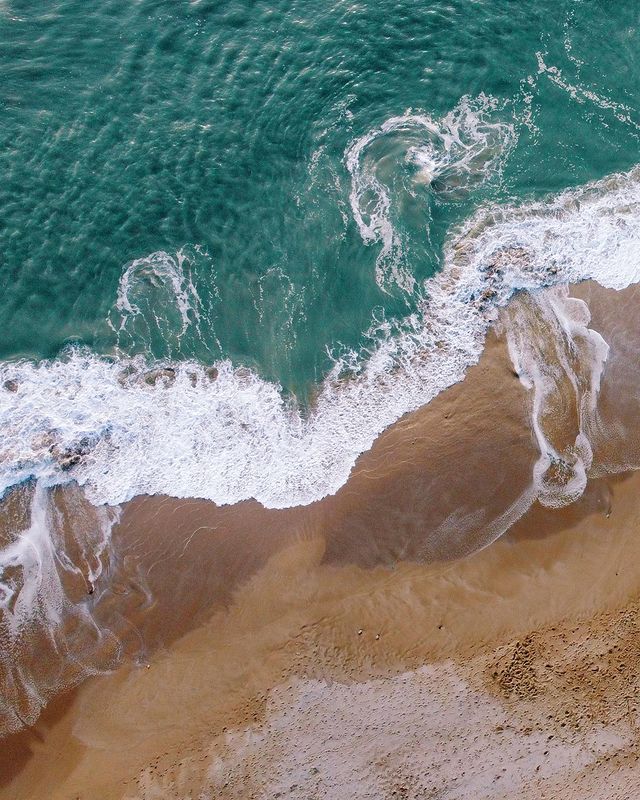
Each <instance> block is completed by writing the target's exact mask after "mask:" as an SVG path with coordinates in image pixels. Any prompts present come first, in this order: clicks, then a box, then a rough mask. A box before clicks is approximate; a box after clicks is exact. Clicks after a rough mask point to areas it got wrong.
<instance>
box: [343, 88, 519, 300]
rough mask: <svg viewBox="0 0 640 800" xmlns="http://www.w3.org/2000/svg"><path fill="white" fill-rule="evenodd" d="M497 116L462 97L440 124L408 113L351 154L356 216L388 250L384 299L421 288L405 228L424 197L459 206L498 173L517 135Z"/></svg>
mask: <svg viewBox="0 0 640 800" xmlns="http://www.w3.org/2000/svg"><path fill="white" fill-rule="evenodd" d="M496 108H497V101H496V100H494V99H493V98H490V97H487V96H485V95H481V96H480V97H477V98H473V99H472V98H469V97H463V98H462V99H461V100H460V102H459V103H458V104H457V106H456V107H455V108H454V109H453V110H452V111H450V112H449V113H448V114H447V115H446V116H444V117H443V118H442V119H439V120H436V119H433V118H432V117H430V116H428V115H427V114H424V113H413V112H412V111H411V110H409V111H407V112H406V113H405V114H404V115H403V116H399V117H391V118H390V119H387V120H385V122H383V124H382V125H381V126H380V127H379V128H374V129H373V130H371V131H369V132H368V133H366V134H365V135H364V136H362V137H360V138H359V139H357V140H356V141H355V142H354V143H353V144H352V145H351V146H350V147H349V149H348V150H347V152H346V154H345V161H346V165H347V169H348V170H349V172H350V174H351V192H350V195H349V201H350V204H351V211H352V213H353V217H354V219H355V221H356V224H357V226H358V230H359V231H360V235H361V237H362V240H363V241H364V242H365V243H366V244H371V243H375V242H378V243H380V244H381V250H380V254H379V255H378V258H377V260H376V281H377V283H378V285H379V286H380V288H381V289H383V290H384V291H388V290H389V289H390V288H391V286H392V285H394V284H395V285H397V286H399V287H400V288H401V289H403V290H404V291H407V292H412V291H413V290H414V288H415V279H414V277H413V274H412V271H411V269H410V268H409V267H408V266H407V265H406V264H405V263H403V255H404V246H403V241H402V234H401V233H400V232H399V226H398V221H399V219H401V218H402V217H403V216H404V215H406V214H407V211H408V207H409V206H410V205H411V204H412V203H414V202H417V203H418V204H419V205H422V206H424V204H425V197H424V196H420V197H419V195H420V194H422V192H421V190H424V189H425V188H428V189H429V191H430V194H431V196H432V197H437V198H438V199H440V200H444V201H446V200H454V199H459V198H460V197H461V196H464V194H465V193H466V192H467V191H468V190H469V188H470V187H471V186H473V185H475V184H478V183H481V182H482V181H484V180H486V179H487V178H489V177H490V176H495V174H496V173H497V172H498V171H499V170H498V168H499V165H500V162H501V160H502V159H503V158H504V157H505V156H506V154H507V152H508V150H509V148H510V147H511V145H512V144H513V143H514V142H515V130H514V127H513V126H512V125H509V124H506V123H504V122H501V121H492V120H491V112H492V111H494V110H495V109H496ZM427 197H428V196H427ZM423 233H424V235H425V236H426V235H427V233H428V232H427V230H424V232H423Z"/></svg>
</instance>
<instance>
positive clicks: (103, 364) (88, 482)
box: [0, 168, 640, 508]
mask: <svg viewBox="0 0 640 800" xmlns="http://www.w3.org/2000/svg"><path fill="white" fill-rule="evenodd" d="M587 278H592V279H594V280H596V281H598V282H599V283H600V284H602V285H603V286H607V287H612V288H616V289H620V288H623V287H625V286H627V285H629V284H630V283H633V282H636V281H638V280H639V279H640V169H638V168H636V169H634V170H632V171H630V172H628V173H621V174H616V175H613V176H610V177H607V178H605V179H603V180H600V181H598V182H595V183H592V184H589V185H587V186H584V187H581V188H578V189H572V190H568V191H565V192H563V193H562V194H560V195H558V196H556V197H553V198H551V199H549V200H547V201H540V202H535V203H529V204H525V205H521V206H503V207H499V206H494V207H488V208H482V209H480V210H479V211H478V212H477V213H476V214H475V215H474V216H473V217H472V218H471V219H469V220H468V221H467V222H466V223H465V224H464V225H463V226H462V227H461V228H460V229H459V230H458V231H457V232H456V233H455V235H453V236H452V238H451V239H450V241H449V243H448V245H447V246H446V250H445V258H444V267H443V269H442V271H441V272H440V273H439V274H437V275H436V276H435V277H433V278H431V279H429V280H428V281H426V282H425V284H424V286H423V287H422V289H423V292H424V298H425V299H424V300H423V301H422V302H421V306H420V309H419V311H418V312H416V313H415V314H413V315H412V316H411V317H409V318H407V319H406V320H405V321H404V323H403V325H402V327H401V329H399V330H391V329H390V328H389V329H385V328H384V326H381V327H380V328H379V329H378V330H377V331H376V336H377V339H376V344H375V346H373V347H372V348H371V349H370V351H369V352H368V353H367V354H366V357H363V358H360V359H357V360H354V359H348V358H346V357H345V359H343V360H339V361H337V362H336V364H335V366H334V369H333V370H332V372H331V374H329V375H328V376H327V378H326V379H325V381H324V382H323V383H322V385H321V386H320V387H319V391H318V395H317V397H316V399H315V402H314V405H313V407H312V408H311V409H310V410H306V411H305V410H303V409H301V408H299V407H298V406H297V405H296V403H295V402H294V401H292V400H291V399H287V398H286V397H285V396H284V395H283V393H282V392H281V390H280V387H278V386H277V385H275V384H272V383H269V382H267V381H265V380H263V379H262V378H260V377H259V376H258V375H256V374H255V373H253V372H251V371H250V370H248V369H245V368H240V369H238V368H236V367H234V366H233V365H232V364H231V363H229V362H228V361H223V362H220V363H218V364H216V365H215V370H213V371H212V370H211V369H209V370H208V369H207V368H206V367H204V366H202V365H201V364H198V363H195V362H182V363H173V364H170V363H165V364H157V363H155V364H152V363H149V362H148V361H146V360H145V359H144V358H143V357H137V358H133V359H129V360H122V359H106V358H99V357H97V356H96V355H94V354H92V353H90V352H87V351H81V350H74V351H71V352H69V353H68V354H67V356H66V357H65V358H61V359H58V360H55V361H50V362H42V363H38V364H34V363H30V362H19V363H5V364H3V365H2V366H1V367H0V381H1V382H2V383H3V384H4V385H5V386H6V387H7V388H5V389H4V390H2V389H0V424H1V425H2V430H3V440H2V445H1V449H0V490H5V489H6V488H7V487H9V486H11V485H13V484H15V483H18V482H20V481H23V480H25V479H26V478H29V477H32V476H35V477H37V478H39V479H40V480H41V481H42V482H44V483H45V484H55V483H59V482H63V481H65V480H68V479H70V478H73V479H74V480H76V481H77V482H79V483H80V484H81V485H83V486H84V487H85V490H86V492H87V494H88V496H89V498H90V499H91V500H92V501H94V502H96V503H112V504H117V503H120V502H122V501H125V500H127V499H129V498H131V497H133V496H134V495H137V494H141V493H149V494H158V493H165V494H170V495H174V496H180V497H202V498H208V499H211V500H214V501H215V502H217V503H219V504H225V503H237V502H239V501H241V500H245V499H249V498H255V499H256V500H258V501H260V502H261V503H263V504H264V505H265V506H268V507H273V508H280V507H286V506H293V505H299V504H307V503H311V502H313V501H315V500H319V499H320V498H322V497H323V496H325V495H327V494H330V493H334V492H336V491H337V490H338V489H339V488H340V486H342V485H343V484H344V483H345V481H346V480H347V478H348V476H349V473H350V471H351V469H352V468H353V466H354V463H355V461H356V459H357V457H358V456H359V455H360V454H361V453H362V452H364V451H366V450H367V449H368V448H370V447H371V445H372V443H373V441H374V439H375V438H376V437H377V436H378V434H380V433H381V431H383V430H384V429H385V428H387V427H388V426H389V425H391V424H392V423H393V422H395V421H396V420H398V419H399V418H400V417H401V416H402V415H403V414H406V413H407V412H410V411H413V410H415V409H417V408H418V407H420V406H422V405H424V404H425V403H428V402H429V401H430V400H431V399H432V398H433V397H435V396H436V395H437V394H438V393H439V392H441V391H442V390H444V389H446V388H447V387H448V386H451V385H452V384H453V383H455V382H457V381H460V380H461V379H462V378H463V377H464V375H465V371H466V370H467V369H468V367H469V366H470V365H472V364H474V363H475V362H477V360H478V358H479V356H480V354H481V352H482V349H483V345H484V337H485V334H486V331H487V329H488V327H489V325H490V324H491V323H492V322H494V321H495V319H496V316H497V313H498V309H499V308H500V307H502V306H504V305H506V304H507V302H508V301H509V299H510V298H511V297H512V296H513V294H514V293H515V292H517V291H519V290H536V289H539V288H541V287H544V286H551V285H556V284H567V283H572V282H576V281H580V280H583V279H587ZM345 371H346V372H347V373H348V376H347V377H345V374H344V373H345Z"/></svg>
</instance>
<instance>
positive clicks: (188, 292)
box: [107, 247, 201, 349]
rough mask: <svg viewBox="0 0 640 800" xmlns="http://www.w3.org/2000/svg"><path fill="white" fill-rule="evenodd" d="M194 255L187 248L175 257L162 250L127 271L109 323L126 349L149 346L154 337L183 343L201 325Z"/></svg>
mask: <svg viewBox="0 0 640 800" xmlns="http://www.w3.org/2000/svg"><path fill="white" fill-rule="evenodd" d="M195 251H196V252H198V253H199V252H200V251H199V249H198V248H197V247H196V248H195ZM193 255H194V254H193V253H192V252H190V251H189V250H188V249H187V248H183V249H181V250H179V251H178V252H177V253H176V254H175V255H171V254H169V253H166V252H165V251H163V250H159V251H158V252H155V253H151V254H150V255H148V256H145V257H144V258H137V259H135V260H134V261H132V262H131V264H129V265H128V266H127V267H126V269H125V270H124V272H123V273H122V276H121V278H120V282H119V284H118V294H117V298H116V303H115V307H114V310H113V312H112V314H111V315H110V317H109V319H108V320H107V322H108V324H109V325H110V326H111V328H112V330H113V331H114V332H115V333H116V334H117V336H118V343H119V344H120V345H121V346H122V347H123V349H127V347H128V346H129V345H130V344H131V343H132V341H133V340H135V339H136V338H138V339H141V340H143V341H147V342H148V341H149V340H150V339H151V338H152V337H153V336H154V334H158V335H159V336H160V337H161V338H162V340H163V341H165V342H167V343H170V342H171V340H172V338H174V337H175V339H176V341H177V342H178V343H179V341H180V339H181V338H182V336H184V334H185V333H186V331H187V329H188V328H189V327H190V326H191V325H193V324H196V325H197V323H199V322H200V309H201V302H200V297H199V295H198V292H197V291H196V287H195V285H194V282H193V278H192V276H191V270H190V266H191V261H192V257H193Z"/></svg>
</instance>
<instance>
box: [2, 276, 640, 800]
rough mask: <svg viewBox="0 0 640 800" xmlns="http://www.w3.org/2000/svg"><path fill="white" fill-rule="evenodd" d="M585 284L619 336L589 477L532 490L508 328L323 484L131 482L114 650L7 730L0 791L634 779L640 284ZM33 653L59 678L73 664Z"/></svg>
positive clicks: (118, 547)
mask: <svg viewBox="0 0 640 800" xmlns="http://www.w3.org/2000/svg"><path fill="white" fill-rule="evenodd" d="M576 293H580V294H581V295H582V296H584V297H585V298H587V299H588V301H589V306H590V308H591V312H592V325H593V327H595V328H596V329H597V330H599V331H600V332H601V333H603V335H604V338H605V339H606V340H607V341H608V342H609V344H610V345H611V348H612V349H611V354H610V359H609V361H608V363H607V368H606V372H605V378H604V381H603V386H602V390H601V394H600V399H599V409H600V415H601V416H600V420H601V422H602V425H603V428H606V430H607V434H608V435H607V437H606V438H605V437H600V438H598V437H595V438H594V441H596V440H597V442H596V444H597V447H596V448H595V453H596V457H595V459H594V467H593V470H592V472H593V477H592V479H591V480H590V482H589V483H588V485H587V489H586V491H585V493H584V495H583V496H582V497H581V498H580V500H578V501H577V502H575V503H573V504H572V505H569V506H566V507H565V508H560V509H548V508H543V507H542V506H540V504H539V503H537V502H536V503H533V505H531V503H532V501H533V498H532V496H531V475H532V470H533V468H534V465H535V463H536V461H537V460H538V458H539V455H540V454H539V451H538V447H537V441H536V439H535V437H534V436H533V434H532V430H531V426H530V423H529V415H530V413H531V396H530V392H528V391H527V390H526V389H525V388H524V386H523V385H522V383H521V382H520V380H519V379H518V376H517V375H516V374H515V373H514V370H513V366H512V364H511V361H510V359H509V357H508V353H507V349H506V343H505V339H504V336H503V335H501V333H500V327H499V328H498V331H497V334H492V335H491V336H490V339H489V341H488V345H487V348H486V351H485V353H484V355H483V358H482V359H481V361H480V363H479V364H478V366H477V367H474V368H473V369H471V370H470V371H469V373H468V375H467V377H466V379H465V381H464V382H463V383H461V384H458V385H457V386H454V387H452V388H451V389H450V390H449V391H447V392H445V393H443V394H442V395H440V396H439V397H438V398H436V400H435V401H434V402H432V403H431V404H429V405H428V406H427V407H425V408H423V409H421V410H420V411H419V412H416V414H413V415H409V416H408V417H406V418H404V419H403V420H401V421H400V422H399V423H398V424H397V425H395V426H393V427H392V428H391V429H389V430H388V431H387V432H385V434H383V435H382V436H381V437H380V438H379V440H378V441H377V442H376V444H375V446H374V447H373V448H372V450H371V451H370V452H369V453H366V454H364V455H363V456H362V457H361V458H360V459H359V461H358V464H357V466H356V468H355V470H354V473H353V475H352V476H351V478H350V480H349V481H348V483H347V484H346V485H345V487H343V489H342V490H341V491H340V492H338V493H337V494H336V495H335V496H334V497H331V498H326V499H325V500H323V501H321V502H320V503H316V504H314V505H312V506H309V507H307V508H296V509H290V510H285V511H269V510H265V509H263V508H262V507H261V506H259V505H258V504H257V503H252V502H249V503H243V504H240V505H239V506H234V507H225V508H216V507H215V506H214V505H213V504H210V503H204V502H202V501H197V500H191V501H178V500H174V499H171V498H137V499H136V500H134V501H132V503H130V504H128V505H127V507H126V508H125V509H124V511H123V515H122V519H121V521H120V523H119V525H117V526H116V528H115V529H114V531H113V535H112V541H111V544H110V553H109V563H108V564H107V565H106V566H105V570H104V572H103V574H102V576H101V577H100V580H99V581H98V583H97V584H96V590H95V593H92V595H91V597H90V598H89V599H88V600H86V602H88V603H89V604H90V610H91V615H92V616H91V619H92V620H93V621H94V622H95V623H96V624H97V625H98V627H99V629H100V630H102V631H105V630H108V631H109V636H108V637H105V638H104V644H105V652H104V653H102V651H101V650H100V648H99V647H98V648H97V653H96V654H95V658H94V661H93V662H92V663H93V664H94V665H97V666H98V667H99V666H100V664H101V663H102V666H103V667H106V666H112V667H117V669H115V671H113V672H112V673H111V674H108V675H99V676H96V677H93V678H91V679H89V680H86V681H85V682H83V683H82V684H81V685H80V686H79V687H78V688H77V689H76V690H75V691H73V692H72V693H71V694H68V695H66V696H64V697H62V698H59V699H58V700H57V701H54V702H53V704H52V705H50V706H49V708H48V709H47V710H46V711H45V713H44V714H43V716H42V717H41V718H40V720H39V721H38V722H37V723H36V724H35V725H34V726H33V727H32V728H31V729H30V730H29V731H24V732H22V733H19V734H13V735H12V736H10V737H8V738H7V739H5V740H4V742H3V748H2V752H1V754H0V782H1V785H0V798H16V799H17V798H21V799H22V798H24V799H26V798H31V797H33V798H42V797H50V798H90V797H91V798H95V797H100V798H105V800H108V799H109V798H138V797H140V798H154V797H162V798H164V797H180V798H185V797H194V798H195V797H200V796H203V797H213V798H227V797H228V798H249V797H256V798H258V797H260V798H271V797H276V796H282V797H288V796H290V797H299V798H303V797H304V798H307V797H318V798H320V797H329V798H333V797H343V796H348V797H354V798H358V797H407V798H413V797H434V798H435V797H442V798H445V797H446V798H477V797H487V798H489V797H491V798H493V797H496V798H498V797H529V796H531V797H534V796H535V797H545V796H547V797H571V796H575V797H580V798H582V797H591V796H593V797H594V798H595V797H601V796H602V794H601V793H600V794H598V791H599V790H598V787H602V785H604V783H602V782H603V781H604V782H605V783H606V782H607V779H608V776H610V774H612V770H613V769H614V766H612V765H615V773H616V776H617V777H616V780H620V781H622V784H621V788H620V792H622V793H621V794H619V795H616V794H615V791H617V789H615V787H614V786H613V785H612V786H611V792H612V793H610V794H608V795H607V796H612V797H613V796H620V797H628V796H630V795H628V794H624V791H626V789H625V787H626V786H628V785H631V784H630V783H629V781H632V780H633V777H634V775H635V776H636V778H637V777H638V773H637V770H636V769H635V752H636V749H637V741H636V736H635V730H636V722H637V709H636V706H635V705H634V702H633V697H634V692H635V690H636V688H637V687H636V674H637V672H638V666H639V665H638V652H637V651H636V648H635V645H634V641H635V640H634V636H633V632H634V630H635V627H634V626H635V625H636V617H637V610H638V609H637V604H636V598H638V596H640V558H638V556H640V552H639V551H640V540H638V537H637V525H638V517H639V516H640V505H639V504H638V503H637V496H638V488H639V487H640V478H639V476H638V474H635V473H631V474H626V475H622V474H613V473H611V470H612V469H613V468H615V470H616V472H624V469H625V468H626V467H629V466H635V465H636V463H637V462H634V458H636V455H637V437H634V436H633V435H632V434H631V433H630V432H631V431H633V428H632V427H631V423H630V422H629V420H631V421H633V420H634V418H635V417H634V415H635V413H636V410H637V409H636V406H637V402H638V401H637V399H636V398H637V397H638V394H637V393H634V391H635V390H634V383H633V382H634V380H636V381H637V378H636V377H635V375H634V374H632V373H631V372H630V370H629V364H630V363H631V362H632V360H633V358H634V357H635V356H634V353H637V352H640V347H636V349H635V350H634V349H633V348H634V346H635V345H636V343H635V341H634V338H633V337H634V336H635V337H636V338H637V337H638V336H639V335H640V334H637V333H635V331H632V332H631V333H630V332H629V328H630V326H629V324H628V322H629V320H632V319H633V318H634V309H635V310H636V311H637V307H638V302H639V296H638V292H636V291H635V290H629V291H628V292H627V294H626V295H624V297H623V298H622V300H623V303H622V304H621V298H620V295H615V302H613V300H614V293H607V292H605V291H604V290H601V289H598V288H597V287H593V286H592V285H585V286H581V287H578V289H577V291H576ZM623 294H624V293H623ZM524 302H526V300H525V301H524ZM621 308H624V314H622V315H621V313H620V309H621ZM623 317H626V320H627V324H626V325H625V324H623V323H622V322H621V320H622V319H623ZM636 318H637V317H636ZM625 348H626V350H625ZM621 387H622V388H621ZM578 389H580V387H578ZM559 397H560V398H561V400H560V402H559V403H558V406H557V408H556V413H555V414H554V424H556V425H557V421H558V419H560V424H559V427H562V425H564V429H565V430H568V429H569V428H570V427H571V425H574V424H575V410H572V406H571V403H570V402H568V401H567V392H566V390H565V385H564V384H563V385H562V391H561V392H559ZM579 399H580V398H578V401H579ZM563 415H564V416H563ZM611 420H613V421H614V422H615V425H614V424H613V423H612V422H611ZM568 438H570V436H569V437H568ZM58 502H62V501H61V500H59V501H58ZM529 506H530V507H529ZM527 509H528V510H527ZM505 531H508V533H507V534H506V535H503V534H504V533H505ZM101 641H102V640H101ZM114 642H117V643H118V646H117V648H115V650H114V647H113V643H114ZM116 651H117V652H116ZM609 651H611V652H609ZM621 654H622V655H621ZM44 657H46V659H47V660H48V662H49V663H50V664H51V665H52V666H51V667H50V668H49V669H48V671H47V674H51V673H52V672H55V670H56V669H57V675H58V683H57V684H56V685H55V686H54V687H53V688H54V691H53V692H50V694H53V695H54V696H55V695H56V693H57V692H58V690H59V687H61V686H64V685H71V684H72V683H73V682H74V680H75V678H74V675H75V673H74V672H73V669H70V668H69V666H68V665H67V664H66V663H65V661H64V658H62V657H61V655H60V653H59V652H58V651H56V650H55V648H53V649H51V650H50V651H47V653H46V656H44ZM101 658H102V662H101V661H100V659H101ZM620 664H623V667H622V668H621V667H620ZM596 668H597V669H596ZM65 670H69V674H68V675H67V674H66V673H65ZM76 670H77V666H76ZM25 674H30V675H31V677H32V678H33V679H34V680H35V681H36V683H37V680H38V673H37V670H36V671H34V670H32V672H31V673H28V672H27V673H25ZM7 685H8V684H7ZM13 688H14V690H15V691H16V692H17V691H19V684H17V683H16V684H14V685H13ZM39 689H40V690H41V691H42V692H43V696H44V693H45V689H46V687H45V686H42V685H39ZM627 701H628V702H627ZM565 711H566V712H568V713H567V714H565ZM565 717H566V719H565ZM549 737H552V738H549ZM607 758H608V759H609V761H607V760H606V759H607ZM503 770H504V771H503ZM627 773H628V775H627ZM625 781H627V783H625ZM607 785H609V784H607ZM569 786H572V787H573V788H572V789H571V790H569V788H568V787H569ZM344 787H349V788H348V790H347V792H346V795H345V790H344ZM570 791H571V792H574V794H573V795H572V794H571V793H570ZM600 791H601V790H600ZM576 792H577V793H576ZM589 792H591V794H589Z"/></svg>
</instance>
